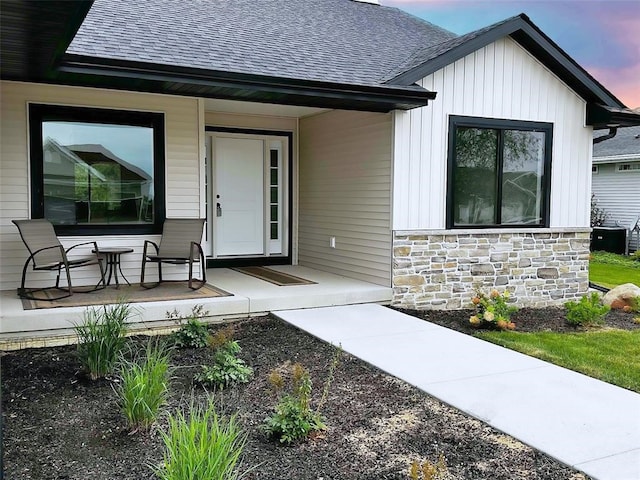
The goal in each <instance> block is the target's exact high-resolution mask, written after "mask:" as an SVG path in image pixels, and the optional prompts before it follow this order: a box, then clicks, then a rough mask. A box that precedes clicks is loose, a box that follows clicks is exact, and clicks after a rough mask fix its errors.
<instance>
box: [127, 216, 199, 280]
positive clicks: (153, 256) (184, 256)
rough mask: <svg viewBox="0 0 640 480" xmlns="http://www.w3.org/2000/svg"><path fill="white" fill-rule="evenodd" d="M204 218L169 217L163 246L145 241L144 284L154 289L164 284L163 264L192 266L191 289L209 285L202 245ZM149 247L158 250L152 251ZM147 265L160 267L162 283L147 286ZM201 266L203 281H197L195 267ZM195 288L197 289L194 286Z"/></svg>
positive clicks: (142, 274) (163, 227)
mask: <svg viewBox="0 0 640 480" xmlns="http://www.w3.org/2000/svg"><path fill="white" fill-rule="evenodd" d="M204 222H205V219H204V218H167V219H166V220H165V221H164V225H163V226H162V238H161V239H160V244H159V245H158V244H156V243H155V242H152V241H151V240H145V242H144V250H143V253H142V271H141V274H140V285H141V286H143V287H144V288H154V287H157V286H158V285H160V283H162V282H163V278H162V264H163V263H168V264H172V265H185V264H188V265H189V288H190V289H192V290H198V289H199V288H201V287H202V286H203V285H204V284H205V283H206V282H207V265H206V262H205V259H204V253H203V251H202V246H201V245H200V242H201V240H202V230H203V228H204ZM149 246H153V247H154V251H150V249H149ZM147 263H157V264H158V281H157V282H155V283H151V284H146V283H145V281H144V277H145V269H146V265H147ZM194 263H200V268H201V270H202V278H200V279H196V278H193V264H194ZM194 285H195V286H194Z"/></svg>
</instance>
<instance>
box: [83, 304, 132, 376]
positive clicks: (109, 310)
mask: <svg viewBox="0 0 640 480" xmlns="http://www.w3.org/2000/svg"><path fill="white" fill-rule="evenodd" d="M131 311H132V309H131V305H130V304H128V303H126V302H124V301H121V302H119V303H117V304H115V305H103V306H102V307H93V308H89V309H87V310H86V311H85V312H84V317H83V321H82V323H80V324H76V325H74V327H73V329H74V330H75V332H76V335H77V336H78V351H77V355H78V358H79V359H80V363H81V364H82V366H83V367H84V368H85V369H86V371H87V372H88V374H89V378H90V379H91V380H97V379H98V378H102V377H105V376H106V375H109V374H111V373H113V371H114V369H115V365H116V362H117V360H118V355H119V354H120V352H121V350H122V348H123V347H124V345H125V341H126V340H125V335H126V333H127V323H126V322H127V319H128V318H129V316H130V315H131Z"/></svg>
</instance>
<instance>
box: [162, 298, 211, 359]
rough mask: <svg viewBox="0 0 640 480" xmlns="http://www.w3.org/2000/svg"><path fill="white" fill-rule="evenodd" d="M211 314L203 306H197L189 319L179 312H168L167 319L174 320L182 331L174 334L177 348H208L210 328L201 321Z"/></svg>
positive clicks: (192, 310)
mask: <svg viewBox="0 0 640 480" xmlns="http://www.w3.org/2000/svg"><path fill="white" fill-rule="evenodd" d="M208 314H209V312H208V311H207V310H204V307H203V306H202V305H196V306H195V307H193V308H192V309H191V314H190V315H189V316H187V317H185V316H183V315H182V314H180V313H179V312H178V311H177V310H174V311H173V312H167V315H166V316H167V318H168V319H170V320H174V321H175V322H176V323H177V324H178V325H180V329H179V330H178V331H177V332H175V333H174V334H173V340H174V342H175V345H176V347H178V348H185V347H192V348H202V347H206V346H207V339H208V338H209V327H208V326H207V324H206V323H204V322H202V321H201V320H200V319H201V318H203V317H206V316H207V315H208Z"/></svg>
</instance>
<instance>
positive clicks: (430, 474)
mask: <svg viewBox="0 0 640 480" xmlns="http://www.w3.org/2000/svg"><path fill="white" fill-rule="evenodd" d="M409 477H410V478H411V480H448V479H450V478H452V477H451V474H450V473H449V469H448V467H447V462H446V461H445V459H444V455H443V454H440V456H439V457H438V461H437V462H435V463H433V462H430V461H429V460H427V461H425V462H424V463H422V464H420V463H419V462H416V461H414V462H413V463H412V464H411V468H410V469H409Z"/></svg>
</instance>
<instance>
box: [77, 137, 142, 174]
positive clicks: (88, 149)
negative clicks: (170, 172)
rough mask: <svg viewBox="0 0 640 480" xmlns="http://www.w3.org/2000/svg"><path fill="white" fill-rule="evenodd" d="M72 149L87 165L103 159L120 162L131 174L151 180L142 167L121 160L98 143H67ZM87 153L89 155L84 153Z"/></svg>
mask: <svg viewBox="0 0 640 480" xmlns="http://www.w3.org/2000/svg"><path fill="white" fill-rule="evenodd" d="M66 148H67V149H69V150H70V151H72V152H73V153H74V154H75V155H77V156H78V157H80V158H81V159H82V160H83V161H85V162H87V163H88V164H89V165H91V164H92V163H96V162H101V161H104V159H107V160H111V161H112V162H115V163H118V164H120V165H121V166H122V167H124V168H126V169H127V170H129V171H130V172H132V173H133V174H135V175H137V176H139V177H140V178H141V179H143V180H151V175H149V174H148V173H147V172H145V171H144V170H143V169H142V168H140V167H138V166H136V165H133V164H132V163H129V162H127V161H126V160H123V159H122V158H120V157H118V156H117V155H116V154H115V153H113V152H112V151H111V150H109V149H108V148H106V147H105V146H104V145H100V144H80V145H67V147H66ZM86 154H89V155H86Z"/></svg>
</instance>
